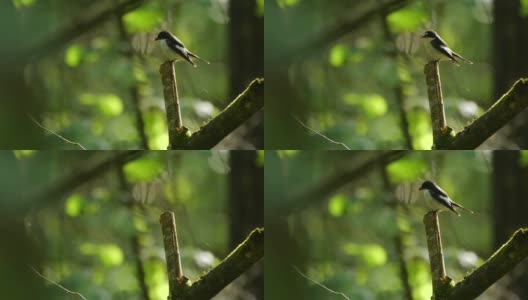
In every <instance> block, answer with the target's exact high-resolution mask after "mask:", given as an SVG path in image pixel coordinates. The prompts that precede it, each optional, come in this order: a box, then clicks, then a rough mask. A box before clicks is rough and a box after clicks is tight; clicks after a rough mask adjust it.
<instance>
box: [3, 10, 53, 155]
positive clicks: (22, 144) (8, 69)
mask: <svg viewBox="0 0 528 300" xmlns="http://www.w3.org/2000/svg"><path fill="white" fill-rule="evenodd" d="M1 2H2V3H0V34H1V36H2V47H0V99H2V109H0V136H1V138H0V148H1V149H36V148H42V147H44V146H45V145H44V144H43V142H44V141H43V139H42V137H43V133H42V132H43V131H42V129H41V128H39V127H38V126H37V125H36V124H35V123H33V121H31V118H30V117H29V115H31V116H32V117H33V118H35V119H36V120H40V115H41V112H42V110H43V107H44V102H43V101H42V97H41V99H37V97H35V95H34V94H33V91H34V88H33V87H32V86H31V85H30V84H29V83H27V82H26V81H25V80H24V71H28V70H27V65H28V60H29V58H28V56H27V54H28V53H27V52H28V49H29V46H28V45H29V44H30V42H32V39H28V38H24V37H27V36H28V35H29V36H31V32H30V31H31V27H32V26H31V25H37V24H36V21H32V22H30V24H29V25H27V26H23V25H21V24H24V22H23V18H22V16H21V14H20V13H17V11H16V10H15V8H14V7H13V3H12V2H13V1H1ZM26 23H28V22H26ZM26 75H27V73H26ZM39 100H40V101H39Z"/></svg>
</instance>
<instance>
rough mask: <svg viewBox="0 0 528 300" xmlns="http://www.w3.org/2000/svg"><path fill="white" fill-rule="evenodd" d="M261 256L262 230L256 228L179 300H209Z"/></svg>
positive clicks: (262, 244)
mask: <svg viewBox="0 0 528 300" xmlns="http://www.w3.org/2000/svg"><path fill="white" fill-rule="evenodd" d="M263 256H264V228H257V229H255V230H253V231H252V232H251V233H250V234H249V236H248V237H247V238H246V240H245V241H243V242H242V243H241V244H240V245H238V247H237V248H236V249H235V250H233V252H231V253H230V254H229V255H228V256H227V257H226V258H225V259H224V260H223V261H222V262H221V263H220V264H219V265H218V266H216V267H215V268H214V269H212V270H211V271H209V272H208V273H207V274H205V275H203V276H202V277H201V278H200V279H199V280H198V281H196V282H194V283H193V284H192V286H191V287H190V288H189V290H188V293H187V295H186V296H184V297H182V298H181V300H196V299H211V298H212V297H213V296H214V295H216V294H218V293H219V292H220V291H221V290H222V289H223V288H225V287H226V286H227V285H228V284H230V283H231V282H232V281H233V280H235V279H236V278H237V277H238V276H240V275H241V274H242V273H244V272H245V271H246V270H248V269H249V268H250V267H251V266H252V265H253V264H254V263H256V262H257V261H259V260H260V259H261V258H262V257H263ZM173 299H174V298H173ZM178 300H180V298H178Z"/></svg>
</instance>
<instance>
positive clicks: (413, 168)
mask: <svg viewBox="0 0 528 300" xmlns="http://www.w3.org/2000/svg"><path fill="white" fill-rule="evenodd" d="M387 170H388V172H389V176H390V178H391V180H392V182H395V183H400V182H409V181H414V180H417V179H419V177H420V176H423V175H424V174H426V173H427V170H428V166H427V164H426V163H425V162H424V161H423V160H421V159H418V158H414V157H412V158H403V159H400V160H397V161H395V162H392V163H390V164H389V165H388V167H387Z"/></svg>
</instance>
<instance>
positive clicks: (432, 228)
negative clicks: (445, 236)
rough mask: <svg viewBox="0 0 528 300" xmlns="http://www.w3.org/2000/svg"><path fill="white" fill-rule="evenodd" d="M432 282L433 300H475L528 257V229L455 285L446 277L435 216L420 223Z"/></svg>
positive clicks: (519, 233)
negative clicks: (424, 237) (427, 253)
mask: <svg viewBox="0 0 528 300" xmlns="http://www.w3.org/2000/svg"><path fill="white" fill-rule="evenodd" d="M423 222H424V225H425V232H426V236H427V248H428V251H429V261H430V264H431V277H432V281H433V299H450V300H452V299H456V300H458V299H460V300H462V299H475V298H476V297H478V296H479V295H480V294H482V293H483V292H484V291H485V290H486V289H487V288H489V287H490V286H491V285H492V284H493V283H495V282H496V281H497V280H499V279H500V278H501V277H502V276H504V275H505V274H506V273H508V272H509V271H511V270H512V269H513V268H514V267H515V266H516V265H517V264H518V263H519V262H521V261H522V260H523V259H525V258H526V257H527V256H528V228H521V229H519V230H517V231H516V232H515V233H514V234H513V236H512V237H511V238H510V240H509V241H508V242H506V243H505V244H504V245H502V247H501V248H500V249H499V250H497V252H495V253H494V254H493V255H492V256H491V257H490V258H489V259H488V260H487V261H486V262H484V264H482V265H481V266H480V267H478V268H477V269H476V270H474V271H473V272H471V273H470V274H469V275H467V276H466V277H465V278H464V279H463V280H462V281H459V282H458V283H456V284H455V282H453V280H452V279H451V278H450V277H449V276H447V275H446V271H445V265H444V255H443V251H442V242H441V239H440V227H439V225H438V213H436V212H429V213H427V214H426V215H425V216H424V219H423Z"/></svg>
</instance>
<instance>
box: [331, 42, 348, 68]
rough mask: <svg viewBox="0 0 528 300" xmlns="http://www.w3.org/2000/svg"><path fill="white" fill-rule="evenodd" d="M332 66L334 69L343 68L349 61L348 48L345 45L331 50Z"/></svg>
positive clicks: (338, 45)
mask: <svg viewBox="0 0 528 300" xmlns="http://www.w3.org/2000/svg"><path fill="white" fill-rule="evenodd" d="M329 55H330V64H331V65H332V66H334V67H340V66H342V65H343V64H344V63H345V61H346V59H347V48H346V47H345V46H344V45H343V44H337V45H335V46H334V47H332V49H331V50H330V54H329Z"/></svg>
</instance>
